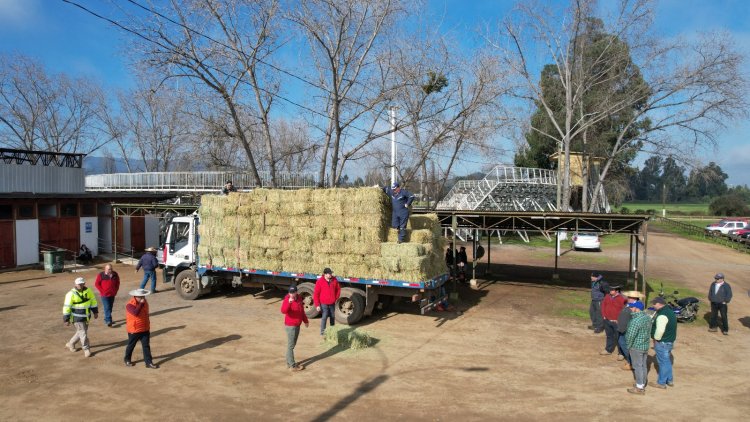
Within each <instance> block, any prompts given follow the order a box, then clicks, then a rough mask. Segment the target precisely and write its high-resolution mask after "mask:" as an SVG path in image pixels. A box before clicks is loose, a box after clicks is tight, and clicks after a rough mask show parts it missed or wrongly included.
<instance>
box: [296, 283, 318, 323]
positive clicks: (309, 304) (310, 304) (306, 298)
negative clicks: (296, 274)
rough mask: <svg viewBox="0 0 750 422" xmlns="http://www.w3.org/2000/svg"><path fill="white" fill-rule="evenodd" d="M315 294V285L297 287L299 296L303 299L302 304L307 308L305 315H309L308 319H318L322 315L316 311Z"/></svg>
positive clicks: (308, 284) (306, 284)
mask: <svg viewBox="0 0 750 422" xmlns="http://www.w3.org/2000/svg"><path fill="white" fill-rule="evenodd" d="M314 292H315V285H314V284H312V283H302V284H300V285H299V286H297V294H298V295H299V296H300V297H301V298H302V303H303V304H304V306H305V315H307V318H308V319H312V318H316V317H317V316H318V315H320V311H319V310H317V309H315V303H314V301H313V293H314Z"/></svg>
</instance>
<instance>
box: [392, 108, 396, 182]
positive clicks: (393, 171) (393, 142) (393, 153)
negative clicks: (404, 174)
mask: <svg viewBox="0 0 750 422" xmlns="http://www.w3.org/2000/svg"><path fill="white" fill-rule="evenodd" d="M394 183H396V107H394V106H391V186H393V184H394Z"/></svg>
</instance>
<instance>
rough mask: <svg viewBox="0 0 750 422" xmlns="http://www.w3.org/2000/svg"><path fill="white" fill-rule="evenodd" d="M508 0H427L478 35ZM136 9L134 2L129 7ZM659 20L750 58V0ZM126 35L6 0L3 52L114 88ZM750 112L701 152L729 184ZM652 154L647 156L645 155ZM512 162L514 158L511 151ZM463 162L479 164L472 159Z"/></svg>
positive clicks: (111, 9)
mask: <svg viewBox="0 0 750 422" xmlns="http://www.w3.org/2000/svg"><path fill="white" fill-rule="evenodd" d="M73 1H76V2H78V3H80V4H82V5H85V6H86V7H88V8H90V9H93V10H95V11H97V12H99V13H101V14H103V15H105V16H121V14H122V10H123V9H125V8H128V4H127V2H125V1H124V0H73ZM606 1H607V0H603V2H606ZM514 3H515V2H512V1H506V0H427V1H426V9H427V10H426V12H427V13H430V14H433V15H434V16H436V17H438V18H440V19H441V28H442V29H443V30H445V31H450V32H451V33H452V34H453V36H454V37H455V38H458V39H459V40H461V41H463V42H466V43H474V42H476V40H477V39H479V38H480V37H478V35H477V33H478V31H479V30H480V28H483V27H484V26H485V25H487V24H490V25H491V24H492V23H493V22H496V21H497V20H499V19H501V18H502V17H503V16H504V15H505V14H506V13H508V12H509V11H510V10H511V9H512V7H513V5H514ZM128 10H132V6H131V7H130V8H129V9H128ZM655 26H656V28H657V30H658V31H659V33H660V35H662V36H664V37H694V36H696V34H698V33H699V32H700V31H711V30H723V31H728V32H729V33H730V34H731V35H732V36H733V38H734V40H735V42H736V46H737V48H738V50H739V51H741V52H742V53H744V54H745V55H746V57H748V58H749V59H748V60H747V61H746V62H745V64H744V73H745V74H746V75H747V76H748V78H750V2H749V1H746V0H711V1H705V0H662V1H658V2H657V3H656V21H655ZM129 40H130V38H128V36H127V35H125V34H123V33H121V32H120V31H118V30H117V29H116V28H114V27H113V26H111V25H110V24H108V23H106V22H104V21H102V20H99V19H96V18H95V17H93V16H91V15H89V14H87V13H85V12H84V11H82V10H80V9H78V8H76V7H75V6H72V5H70V4H67V3H65V2H63V1H62V0H0V53H3V54H4V53H21V54H24V55H28V56H31V57H34V58H36V59H38V60H40V61H41V62H42V63H44V65H45V66H47V69H48V70H49V71H51V72H65V73H67V74H69V75H71V76H85V77H89V78H95V79H97V80H99V81H100V82H101V83H102V85H103V86H104V87H105V89H107V88H112V89H116V88H127V87H132V86H133V85H134V80H133V78H132V76H131V71H130V68H129V64H128V62H127V48H128V46H129ZM748 134H750V118H749V119H746V120H743V121H737V122H731V123H729V124H728V128H727V129H726V130H724V131H722V132H721V133H720V134H719V136H718V143H719V147H718V148H717V149H716V150H711V151H705V152H703V153H701V158H702V161H704V163H705V164H707V163H708V162H709V161H715V162H717V163H718V164H719V165H720V166H721V168H722V169H723V170H724V172H725V173H727V174H728V175H729V179H728V180H727V183H728V184H730V185H735V184H740V185H742V184H747V185H750V171H747V168H748V165H747V163H750V135H748ZM645 158H646V157H645V156H641V157H639V160H637V161H636V164H637V163H638V161H640V162H642V161H643V160H644V159H645ZM504 161H505V162H512V156H510V157H506V158H505V160H504ZM461 170H463V171H464V172H466V173H469V172H472V171H478V170H479V169H478V168H475V169H472V168H471V166H470V165H468V166H464V167H463V168H462V169H461Z"/></svg>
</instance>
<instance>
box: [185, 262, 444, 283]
mask: <svg viewBox="0 0 750 422" xmlns="http://www.w3.org/2000/svg"><path fill="white" fill-rule="evenodd" d="M208 271H226V272H236V273H241V274H257V275H264V276H272V277H282V278H296V279H304V280H313V281H315V280H317V279H318V277H320V274H311V273H298V272H289V271H269V270H263V269H257V268H233V267H218V266H212V265H199V266H198V274H199V275H203V274H204V273H206V272H208ZM448 278H449V274H441V275H439V276H437V277H435V278H433V279H430V280H426V281H417V282H411V281H404V280H391V279H373V278H357V277H339V278H338V279H339V281H341V282H344V283H351V284H361V285H372V286H388V287H400V288H407V289H435V288H438V287H440V286H442V285H443V284H445V282H446V281H448Z"/></svg>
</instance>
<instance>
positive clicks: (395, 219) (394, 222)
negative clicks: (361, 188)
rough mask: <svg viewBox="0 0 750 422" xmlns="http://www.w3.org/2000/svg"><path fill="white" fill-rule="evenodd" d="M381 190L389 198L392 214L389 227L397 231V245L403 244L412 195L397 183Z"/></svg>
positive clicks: (412, 200) (412, 199)
mask: <svg viewBox="0 0 750 422" xmlns="http://www.w3.org/2000/svg"><path fill="white" fill-rule="evenodd" d="M382 189H383V192H385V193H386V194H387V195H388V196H390V197H391V205H392V206H393V213H392V214H391V227H393V228H394V229H398V243H403V242H404V240H405V238H406V223H408V222H409V206H410V205H411V203H412V202H414V198H415V197H414V194H412V193H411V192H409V191H408V190H406V189H402V188H401V185H400V184H399V183H398V182H393V185H391V186H390V187H388V186H386V187H384V188H382Z"/></svg>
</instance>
